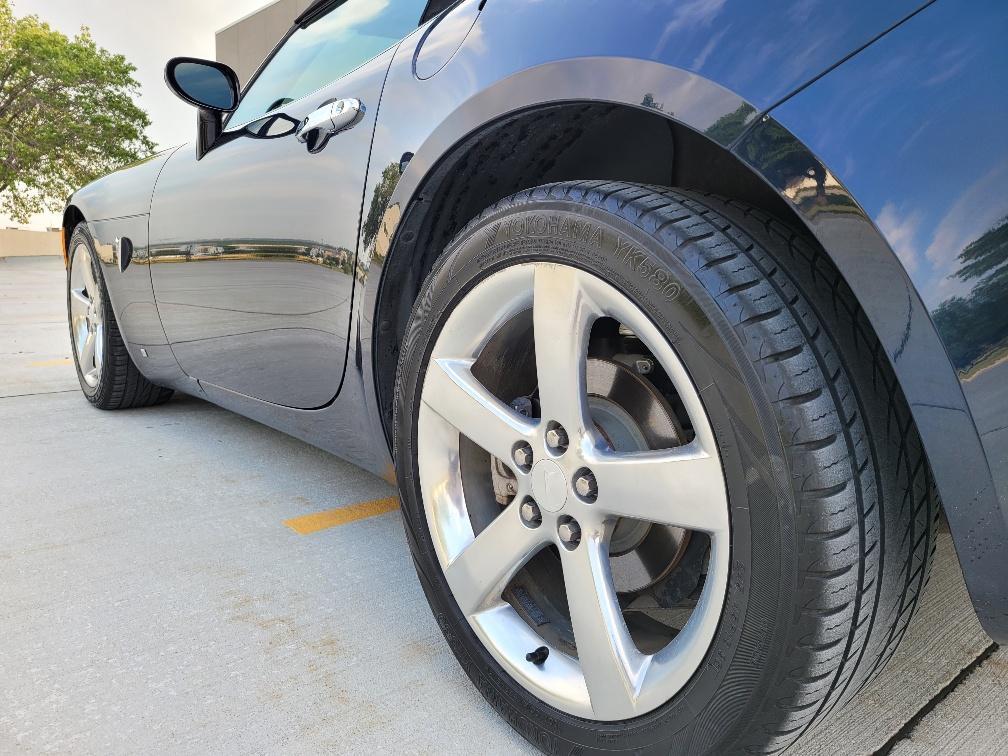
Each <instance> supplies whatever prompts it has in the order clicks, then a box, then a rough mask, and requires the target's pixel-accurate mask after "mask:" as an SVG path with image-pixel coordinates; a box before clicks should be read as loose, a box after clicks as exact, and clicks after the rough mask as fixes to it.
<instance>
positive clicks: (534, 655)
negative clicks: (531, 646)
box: [525, 646, 549, 667]
mask: <svg viewBox="0 0 1008 756" xmlns="http://www.w3.org/2000/svg"><path fill="white" fill-rule="evenodd" d="M548 657H549V649H548V648H546V646H539V648H537V649H536V650H535V651H529V652H528V653H527V654H525V661H530V662H532V663H533V664H535V665H536V666H537V667H541V666H542V665H543V664H544V663H545V662H546V659H547V658H548Z"/></svg>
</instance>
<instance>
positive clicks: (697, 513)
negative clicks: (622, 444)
mask: <svg viewBox="0 0 1008 756" xmlns="http://www.w3.org/2000/svg"><path fill="white" fill-rule="evenodd" d="M592 456H593V458H592V459H590V460H589V461H588V464H589V466H590V467H591V470H592V472H594V473H595V478H596V480H597V481H598V501H597V503H596V506H597V507H598V508H599V509H600V510H601V511H603V512H606V513H608V514H611V515H616V516H618V517H633V518H635V519H638V520H647V521H649V522H656V523H661V524H664V525H677V526H679V527H681V528H688V529H690V530H701V531H704V532H706V533H711V534H716V533H722V532H725V531H727V529H728V507H727V502H726V500H725V495H724V477H723V475H722V472H721V465H720V463H719V462H718V460H717V458H715V457H712V456H711V455H709V454H707V453H706V452H705V451H703V450H702V449H701V448H700V447H699V445H697V444H689V445H687V446H683V447H679V448H677V449H671V450H662V451H649V452H634V453H627V454H620V453H612V452H596V453H595V454H593V455H592Z"/></svg>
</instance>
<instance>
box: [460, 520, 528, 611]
mask: <svg viewBox="0 0 1008 756" xmlns="http://www.w3.org/2000/svg"><path fill="white" fill-rule="evenodd" d="M545 533H546V529H545V528H543V527H539V528H528V527H526V526H525V525H524V524H522V521H521V516H520V514H519V505H518V503H517V501H516V502H513V503H511V504H509V505H508V507H507V508H506V509H505V510H504V511H503V512H501V513H500V514H499V515H497V517H496V518H495V519H494V521H493V522H491V523H490V524H489V525H487V527H486V528H484V529H483V531H482V532H481V533H480V534H479V535H478V536H476V539H475V540H474V541H473V542H472V543H471V544H469V545H468V546H466V547H465V549H464V550H463V551H462V553H461V554H459V555H458V556H457V557H455V559H453V560H452V561H451V562H450V563H449V564H448V566H447V567H446V568H445V577H446V578H447V579H448V584H449V585H450V586H451V589H452V593H453V594H454V596H455V600H456V601H458V605H459V608H460V609H461V610H462V612H463V613H464V614H467V615H468V614H475V613H476V612H478V611H479V610H480V609H483V608H486V607H487V606H489V605H490V604H492V603H494V601H495V600H496V599H497V598H498V597H499V596H500V595H501V592H502V591H503V590H504V588H505V587H507V584H508V581H510V580H511V578H512V577H514V575H515V573H516V572H518V570H520V569H521V568H522V567H523V566H524V565H525V563H526V562H527V561H528V560H529V559H530V558H531V557H532V556H533V555H534V554H535V553H536V552H537V551H538V550H539V549H540V548H541V547H542V546H543V544H544V543H545Z"/></svg>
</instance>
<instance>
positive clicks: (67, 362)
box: [28, 357, 73, 367]
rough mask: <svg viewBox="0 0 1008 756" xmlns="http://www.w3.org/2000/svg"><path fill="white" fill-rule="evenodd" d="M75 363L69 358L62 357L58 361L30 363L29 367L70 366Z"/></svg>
mask: <svg viewBox="0 0 1008 756" xmlns="http://www.w3.org/2000/svg"><path fill="white" fill-rule="evenodd" d="M72 363H73V360H71V359H70V358H69V357H60V358H59V359H56V360H36V361H35V362H29V363H28V366H29V367H56V366H58V365H70V364H72Z"/></svg>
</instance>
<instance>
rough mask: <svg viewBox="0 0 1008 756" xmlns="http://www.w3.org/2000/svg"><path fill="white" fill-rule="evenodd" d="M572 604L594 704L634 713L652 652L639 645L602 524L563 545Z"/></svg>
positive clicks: (613, 714)
mask: <svg viewBox="0 0 1008 756" xmlns="http://www.w3.org/2000/svg"><path fill="white" fill-rule="evenodd" d="M561 558H562V559H563V573H564V584H565V587H566V590H567V604H568V606H569V607H570V616H571V624H572V625H573V627H574V640H575V642H576V643H577V651H578V660H579V661H580V663H581V671H582V673H583V674H584V678H585V684H586V686H587V688H588V695H589V697H590V699H591V708H592V711H593V712H594V713H595V715H596V716H597V717H599V718H603V719H610V720H611V719H625V718H627V717H632V716H633V715H634V713H635V711H634V701H635V699H636V696H637V691H638V688H639V685H640V681H641V680H642V679H643V677H644V673H645V672H646V671H647V665H648V661H649V658H648V657H646V656H644V655H643V654H641V653H640V651H638V650H637V647H636V646H634V643H633V639H632V638H631V637H630V632H629V631H628V630H627V626H626V622H625V621H624V620H623V614H622V611H621V610H620V606H619V601H618V600H617V598H616V589H615V587H614V585H613V581H612V575H611V573H610V570H609V554H608V549H607V548H606V546H605V540H604V533H603V532H602V529H601V527H600V528H599V529H598V530H597V531H595V532H593V533H584V534H583V536H582V541H581V543H580V544H579V545H578V547H577V548H576V549H574V550H573V551H565V550H563V549H561Z"/></svg>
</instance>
